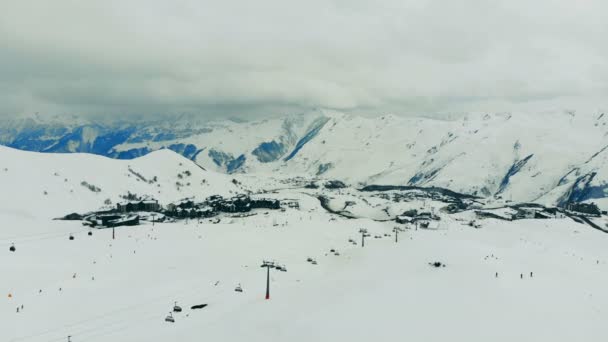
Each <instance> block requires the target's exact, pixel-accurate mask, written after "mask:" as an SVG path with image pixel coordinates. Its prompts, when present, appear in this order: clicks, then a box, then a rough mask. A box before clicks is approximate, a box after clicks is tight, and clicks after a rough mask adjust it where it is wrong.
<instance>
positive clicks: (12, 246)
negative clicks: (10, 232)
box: [8, 243, 17, 252]
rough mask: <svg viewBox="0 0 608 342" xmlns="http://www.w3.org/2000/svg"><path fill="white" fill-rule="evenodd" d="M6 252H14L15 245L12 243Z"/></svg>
mask: <svg viewBox="0 0 608 342" xmlns="http://www.w3.org/2000/svg"><path fill="white" fill-rule="evenodd" d="M8 250H9V251H11V252H14V251H16V250H17V249H16V248H15V244H14V243H13V244H12V245H11V246H10V247H9V249H8Z"/></svg>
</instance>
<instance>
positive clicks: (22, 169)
mask: <svg viewBox="0 0 608 342" xmlns="http://www.w3.org/2000/svg"><path fill="white" fill-rule="evenodd" d="M0 189H2V193H3V195H2V196H0V212H2V213H12V214H15V215H23V216H35V217H45V218H51V217H60V216H63V215H66V214H68V213H71V212H81V213H82V212H87V211H91V210H97V209H99V208H101V207H113V206H114V205H115V203H116V202H119V201H123V198H122V197H123V196H125V195H127V194H128V193H132V194H135V195H138V196H141V197H151V198H154V199H157V200H159V201H160V202H161V203H162V204H167V203H169V202H172V201H176V200H179V199H182V198H187V197H195V198H198V199H203V198H205V197H206V196H211V195H214V194H219V195H224V196H229V195H231V194H236V193H242V192H244V189H242V188H240V187H239V186H237V185H235V184H233V183H232V182H231V178H230V177H229V176H228V175H225V174H220V173H216V172H213V171H206V170H203V169H201V168H200V167H199V166H198V165H196V164H195V163H193V162H192V161H190V160H188V159H185V158H183V157H182V156H180V155H178V154H177V153H175V152H172V151H170V150H159V151H156V152H153V153H150V154H148V155H146V156H145V157H141V158H137V159H134V160H114V159H110V158H107V157H102V156H96V155H92V154H82V153H75V154H45V153H35V152H25V151H19V150H14V149H11V148H7V147H3V146H2V147H0Z"/></svg>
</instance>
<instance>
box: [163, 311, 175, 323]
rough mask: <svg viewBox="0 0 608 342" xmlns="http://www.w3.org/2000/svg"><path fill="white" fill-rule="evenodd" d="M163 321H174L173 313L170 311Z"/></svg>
mask: <svg viewBox="0 0 608 342" xmlns="http://www.w3.org/2000/svg"><path fill="white" fill-rule="evenodd" d="M165 322H170V323H175V318H173V315H172V314H171V313H170V312H169V315H168V316H167V317H165Z"/></svg>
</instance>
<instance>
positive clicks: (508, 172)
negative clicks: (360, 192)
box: [0, 110, 608, 204]
mask: <svg viewBox="0 0 608 342" xmlns="http://www.w3.org/2000/svg"><path fill="white" fill-rule="evenodd" d="M24 122H27V123H28V124H27V125H26V124H25V123H24ZM607 122H608V116H606V115H604V113H603V112H585V113H583V112H580V113H577V112H574V111H566V112H547V113H505V114H485V113H481V114H469V115H463V116H459V117H457V118H454V119H450V120H438V119H431V118H421V117H399V116H394V115H385V116H380V117H374V118H367V117H360V116H354V115H347V114H342V113H337V112H334V111H328V110H316V111H312V112H309V113H305V114H301V115H292V116H288V117H285V118H279V119H268V120H263V121H253V122H234V121H214V122H204V121H201V120H200V119H197V118H195V117H187V116H184V117H179V118H176V119H174V120H171V122H170V123H168V122H160V121H159V122H147V123H146V122H144V123H141V124H139V126H134V125H133V124H128V123H114V124H105V125H102V124H99V123H95V124H93V123H88V124H82V123H78V124H74V125H72V126H66V127H62V126H61V124H60V123H58V122H57V121H51V122H45V121H41V119H38V121H36V120H34V119H32V118H30V119H28V120H26V121H14V122H11V123H3V125H2V128H0V142H1V143H3V144H6V145H9V146H13V147H16V148H21V149H28V150H36V151H46V152H91V153H97V154H102V155H106V156H110V157H113V158H120V159H123V158H133V157H136V156H140V155H145V154H147V153H149V152H150V151H155V150H158V149H161V148H167V149H171V150H174V151H176V152H178V153H180V154H182V155H184V156H185V157H187V158H189V159H192V160H194V161H195V162H196V163H197V164H199V165H201V166H203V167H204V168H206V169H208V170H214V171H218V172H223V173H250V174H259V175H270V174H272V175H273V176H277V177H293V176H304V177H308V178H311V177H320V178H333V179H340V180H343V181H346V182H348V183H350V184H353V185H364V184H393V185H405V184H409V185H420V186H440V187H444V188H449V189H452V190H454V191H458V192H463V193H469V194H475V195H478V196H483V197H487V198H497V199H500V198H502V199H505V200H506V199H509V200H513V201H529V202H531V201H538V202H540V203H543V204H563V203H566V202H569V201H598V202H600V203H606V201H605V200H604V198H606V197H607V194H606V193H605V189H606V184H607V181H608V176H606V173H605V172H604V168H605V164H606V163H605V157H606V152H605V151H606V146H608V126H607V125H606V124H607Z"/></svg>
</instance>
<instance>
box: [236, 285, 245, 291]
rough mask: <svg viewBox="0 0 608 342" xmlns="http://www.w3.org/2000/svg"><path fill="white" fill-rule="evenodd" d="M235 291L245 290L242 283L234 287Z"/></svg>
mask: <svg viewBox="0 0 608 342" xmlns="http://www.w3.org/2000/svg"><path fill="white" fill-rule="evenodd" d="M234 291H235V292H243V288H242V287H241V284H238V285H237V286H236V288H235V289H234Z"/></svg>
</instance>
